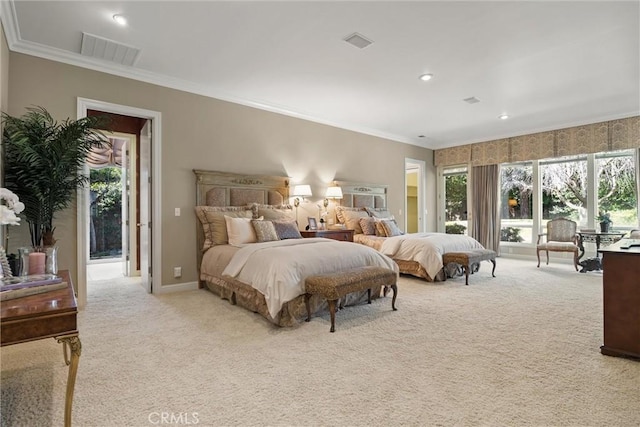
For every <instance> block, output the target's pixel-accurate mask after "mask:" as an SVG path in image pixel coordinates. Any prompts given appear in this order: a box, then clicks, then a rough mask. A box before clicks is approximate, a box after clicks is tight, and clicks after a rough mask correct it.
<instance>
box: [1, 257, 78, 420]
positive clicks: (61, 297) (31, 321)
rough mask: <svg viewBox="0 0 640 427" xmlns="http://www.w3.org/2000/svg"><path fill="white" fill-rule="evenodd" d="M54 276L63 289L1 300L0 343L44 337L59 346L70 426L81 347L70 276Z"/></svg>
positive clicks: (60, 272) (65, 416)
mask: <svg viewBox="0 0 640 427" xmlns="http://www.w3.org/2000/svg"><path fill="white" fill-rule="evenodd" d="M58 276H60V277H62V280H64V281H66V282H67V287H66V288H64V289H57V290H54V291H50V292H45V293H41V294H37V295H29V296H26V297H22V298H16V299H10V300H6V301H2V303H1V309H2V310H1V316H0V327H1V328H2V336H1V344H2V345H3V346H5V345H12V344H20V343H23V342H29V341H35V340H39V339H44V338H54V339H56V340H57V341H58V342H60V343H62V346H63V351H64V360H65V363H66V364H67V366H69V376H68V377H67V393H66V397H65V407H64V425H65V427H68V426H70V425H71V405H72V402H73V389H74V386H75V383H76V373H77V371H78V362H79V361H80V353H81V350H82V345H81V344H80V337H79V336H78V322H77V316H78V306H77V303H76V296H75V294H74V292H73V283H71V277H70V276H69V272H68V271H66V270H65V271H59V272H58ZM69 350H70V352H71V354H69Z"/></svg>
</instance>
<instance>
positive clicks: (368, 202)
mask: <svg viewBox="0 0 640 427" xmlns="http://www.w3.org/2000/svg"><path fill="white" fill-rule="evenodd" d="M335 185H338V186H340V187H341V188H342V206H347V207H352V208H379V209H381V208H386V207H387V186H386V185H381V184H361V183H355V182H347V181H335Z"/></svg>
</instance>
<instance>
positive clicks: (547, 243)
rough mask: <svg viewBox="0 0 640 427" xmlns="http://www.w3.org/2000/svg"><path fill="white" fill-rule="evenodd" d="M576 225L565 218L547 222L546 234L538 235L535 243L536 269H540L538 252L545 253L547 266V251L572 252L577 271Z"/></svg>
mask: <svg viewBox="0 0 640 427" xmlns="http://www.w3.org/2000/svg"><path fill="white" fill-rule="evenodd" d="M577 229H578V224H576V222H575V221H571V220H570V219H567V218H556V219H552V220H550V221H549V222H547V232H546V233H541V234H538V242H537V243H536V255H537V256H538V267H540V251H545V252H546V253H547V265H549V251H551V252H573V266H574V267H575V268H576V271H578V234H577V233H576V231H577Z"/></svg>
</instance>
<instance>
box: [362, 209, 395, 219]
mask: <svg viewBox="0 0 640 427" xmlns="http://www.w3.org/2000/svg"><path fill="white" fill-rule="evenodd" d="M365 209H366V210H367V212H368V213H369V215H371V216H374V217H376V218H393V215H391V212H390V211H389V210H388V209H387V208H365Z"/></svg>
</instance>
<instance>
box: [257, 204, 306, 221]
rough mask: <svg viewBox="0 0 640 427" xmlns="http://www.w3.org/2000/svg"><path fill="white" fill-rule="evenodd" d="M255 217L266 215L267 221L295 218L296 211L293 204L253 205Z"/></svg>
mask: <svg viewBox="0 0 640 427" xmlns="http://www.w3.org/2000/svg"><path fill="white" fill-rule="evenodd" d="M251 208H252V209H253V214H254V216H255V217H259V216H261V217H264V219H265V221H273V220H281V219H285V220H295V219H296V213H295V211H294V210H293V207H292V206H291V205H259V204H254V205H253V206H252V207H251Z"/></svg>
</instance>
